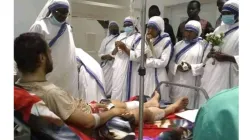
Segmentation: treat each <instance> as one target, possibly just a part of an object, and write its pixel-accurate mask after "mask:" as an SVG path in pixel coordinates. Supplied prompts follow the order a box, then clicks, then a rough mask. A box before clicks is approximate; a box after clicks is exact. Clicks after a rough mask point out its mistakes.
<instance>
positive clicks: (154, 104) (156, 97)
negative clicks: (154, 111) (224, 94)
mask: <svg viewBox="0 0 250 140" xmlns="http://www.w3.org/2000/svg"><path fill="white" fill-rule="evenodd" d="M159 99H160V94H159V93H158V92H157V91H155V93H154V96H153V97H152V98H151V99H150V100H149V101H148V102H146V103H145V104H144V106H145V107H146V108H148V107H159V106H160V104H159Z"/></svg>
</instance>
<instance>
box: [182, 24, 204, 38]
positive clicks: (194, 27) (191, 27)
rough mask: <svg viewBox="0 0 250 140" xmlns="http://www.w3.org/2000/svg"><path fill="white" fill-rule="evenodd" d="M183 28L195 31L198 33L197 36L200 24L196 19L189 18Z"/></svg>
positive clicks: (199, 31)
mask: <svg viewBox="0 0 250 140" xmlns="http://www.w3.org/2000/svg"><path fill="white" fill-rule="evenodd" d="M185 30H190V31H193V32H196V33H197V34H198V36H197V37H199V36H200V35H201V33H202V28H201V24H200V22H199V21H196V20H190V21H189V22H188V23H186V25H185Z"/></svg>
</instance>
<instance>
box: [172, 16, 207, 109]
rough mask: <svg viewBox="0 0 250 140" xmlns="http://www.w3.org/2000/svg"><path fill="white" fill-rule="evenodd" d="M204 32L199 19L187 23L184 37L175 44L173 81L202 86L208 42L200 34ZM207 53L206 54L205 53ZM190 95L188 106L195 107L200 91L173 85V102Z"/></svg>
mask: <svg viewBox="0 0 250 140" xmlns="http://www.w3.org/2000/svg"><path fill="white" fill-rule="evenodd" d="M201 33H202V28H201V24H200V22H198V21H195V20H190V21H189V22H188V23H186V25H185V31H184V39H183V40H182V41H180V42H178V43H177V44H176V45H175V47H174V48H175V52H174V55H173V59H172V60H171V63H170V72H171V74H172V75H173V77H172V82H174V83H178V84H184V85H190V86H197V87H199V86H200V78H201V75H202V74H203V64H202V59H203V56H204V55H206V54H207V53H208V51H206V52H205V50H206V48H207V47H208V43H207V42H205V41H203V40H202V38H200V37H199V36H200V35H201ZM205 53H206V54H205ZM184 96H186V97H188V100H189V101H190V102H189V104H188V106H187V107H188V108H190V109H193V108H195V103H197V102H198V101H197V99H199V95H198V92H197V91H195V90H194V89H188V88H184V87H179V86H173V87H172V88H171V92H170V98H171V101H172V102H175V101H176V100H178V98H180V97H184Z"/></svg>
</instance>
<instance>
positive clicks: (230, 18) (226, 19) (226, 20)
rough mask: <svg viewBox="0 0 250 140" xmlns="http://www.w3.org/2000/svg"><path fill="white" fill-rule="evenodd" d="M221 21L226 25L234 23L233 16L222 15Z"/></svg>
mask: <svg viewBox="0 0 250 140" xmlns="http://www.w3.org/2000/svg"><path fill="white" fill-rule="evenodd" d="M221 20H222V21H223V22H224V23H225V24H228V25H232V24H234V23H235V19H234V15H222V17H221Z"/></svg>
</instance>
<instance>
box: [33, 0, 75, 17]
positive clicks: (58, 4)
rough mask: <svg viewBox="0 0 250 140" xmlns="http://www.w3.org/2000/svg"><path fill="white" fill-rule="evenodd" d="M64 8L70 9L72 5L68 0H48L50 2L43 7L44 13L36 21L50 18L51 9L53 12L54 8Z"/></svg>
mask: <svg viewBox="0 0 250 140" xmlns="http://www.w3.org/2000/svg"><path fill="white" fill-rule="evenodd" d="M62 7H63V8H67V7H68V8H69V9H70V4H69V2H68V0H48V2H47V3H46V4H45V6H44V7H43V9H42V11H41V12H40V14H39V15H38V17H37V18H36V21H40V20H42V19H43V18H45V17H46V16H48V15H47V14H48V13H49V9H51V10H53V9H54V8H62Z"/></svg>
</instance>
